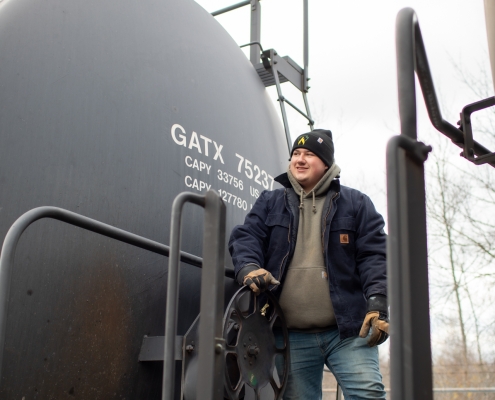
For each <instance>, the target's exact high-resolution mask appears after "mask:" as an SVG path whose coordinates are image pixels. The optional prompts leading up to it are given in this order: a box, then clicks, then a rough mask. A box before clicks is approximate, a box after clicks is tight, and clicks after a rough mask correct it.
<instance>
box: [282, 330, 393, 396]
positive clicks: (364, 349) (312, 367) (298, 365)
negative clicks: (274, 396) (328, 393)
mask: <svg viewBox="0 0 495 400" xmlns="http://www.w3.org/2000/svg"><path fill="white" fill-rule="evenodd" d="M276 340H277V347H281V346H283V344H282V343H283V338H282V336H281V335H280V334H276ZM289 342H290V369H289V377H288V381H287V387H286V389H285V393H284V396H283V398H284V400H296V399H297V400H303V399H304V400H321V397H322V391H321V389H322V388H321V383H322V379H323V365H324V364H325V365H326V366H327V367H328V369H329V370H330V371H332V373H333V374H334V376H335V378H336V380H337V382H338V383H339V385H340V387H341V388H342V392H343V393H344V397H345V399H346V400H358V399H363V400H368V399H385V391H384V387H383V384H382V376H381V374H380V369H379V364H378V348H377V347H376V346H375V347H368V344H367V343H366V342H367V339H362V338H360V337H359V336H355V337H352V338H347V339H344V340H340V337H339V330H338V328H337V327H335V328H331V329H329V330H327V331H325V332H319V333H301V332H294V331H289Z"/></svg>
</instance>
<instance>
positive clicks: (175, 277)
mask: <svg viewBox="0 0 495 400" xmlns="http://www.w3.org/2000/svg"><path fill="white" fill-rule="evenodd" d="M186 202H191V203H195V204H197V205H199V206H202V207H204V204H205V197H204V196H200V195H198V194H194V193H187V192H184V193H180V194H179V195H178V196H177V197H176V198H175V200H174V202H173V203H172V216H171V220H170V255H169V259H168V277H167V305H166V316H165V339H164V340H165V343H164V356H163V380H162V400H173V399H174V383H175V336H176V334H177V311H178V306H179V283H180V279H179V278H180V277H179V263H180V242H181V220H182V207H183V206H184V204H185V203H186ZM203 263H204V260H203Z"/></svg>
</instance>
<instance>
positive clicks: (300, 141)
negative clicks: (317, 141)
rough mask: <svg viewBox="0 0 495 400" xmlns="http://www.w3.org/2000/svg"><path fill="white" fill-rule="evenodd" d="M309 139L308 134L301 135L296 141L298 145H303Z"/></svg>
mask: <svg viewBox="0 0 495 400" xmlns="http://www.w3.org/2000/svg"><path fill="white" fill-rule="evenodd" d="M308 139H309V136H308V135H301V136H300V137H299V139H298V141H297V145H298V146H304V145H305V144H306V141H307V140H308Z"/></svg>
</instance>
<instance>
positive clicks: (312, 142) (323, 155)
mask: <svg viewBox="0 0 495 400" xmlns="http://www.w3.org/2000/svg"><path fill="white" fill-rule="evenodd" d="M295 149H308V150H309V151H312V152H313V153H315V154H316V155H317V156H318V157H319V158H320V159H321V161H323V162H324V163H325V165H326V166H327V167H331V166H332V164H333V162H334V158H333V154H334V148H333V139H332V132H331V131H329V130H327V129H315V130H313V131H311V132H308V133H303V134H302V135H299V136H298V137H297V139H296V140H295V141H294V144H293V145H292V150H291V153H290V155H291V157H292V153H293V152H294V150H295Z"/></svg>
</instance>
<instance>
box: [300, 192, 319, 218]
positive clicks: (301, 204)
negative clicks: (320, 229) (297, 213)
mask: <svg viewBox="0 0 495 400" xmlns="http://www.w3.org/2000/svg"><path fill="white" fill-rule="evenodd" d="M311 193H312V194H313V214H316V194H315V191H314V190H312V191H311ZM303 195H304V190H301V195H300V196H299V198H300V204H299V209H300V210H302V209H303V208H304V200H303Z"/></svg>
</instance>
